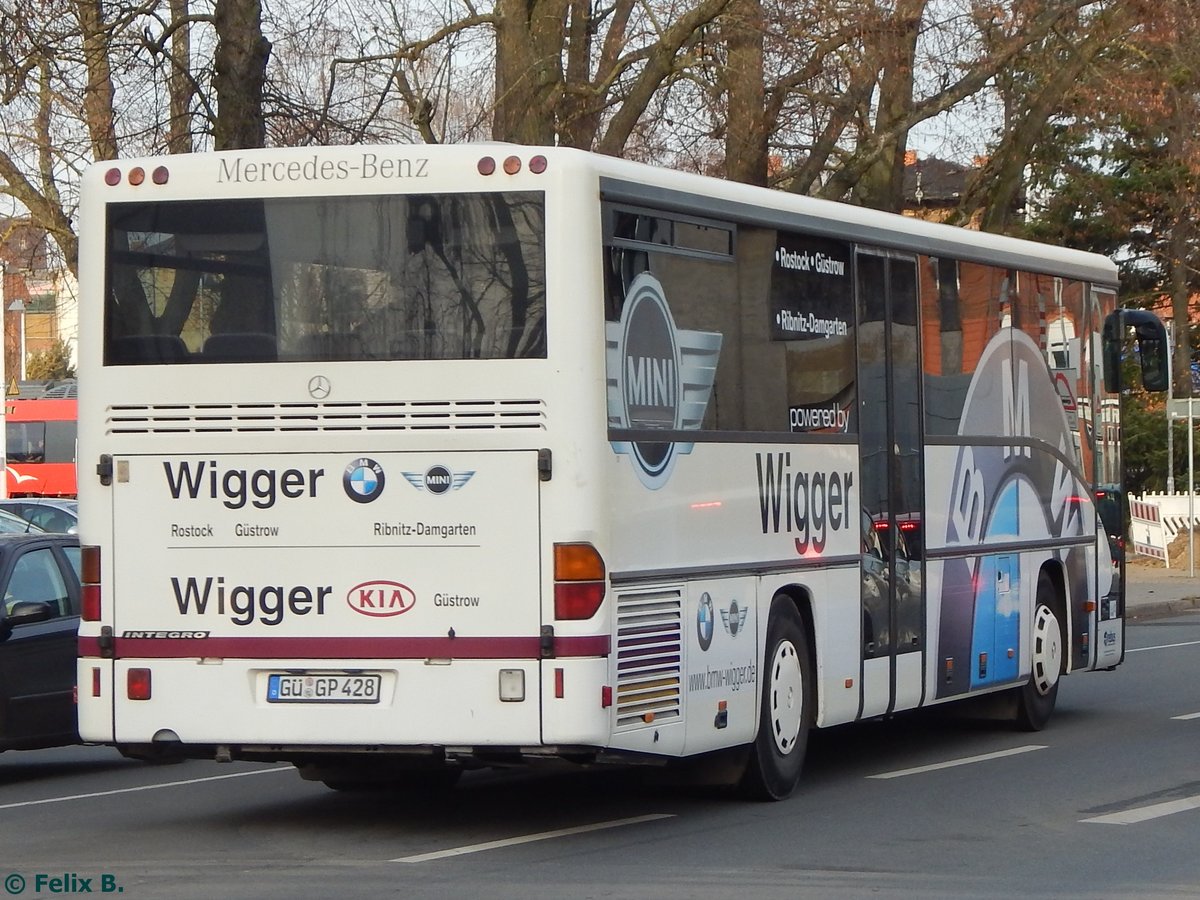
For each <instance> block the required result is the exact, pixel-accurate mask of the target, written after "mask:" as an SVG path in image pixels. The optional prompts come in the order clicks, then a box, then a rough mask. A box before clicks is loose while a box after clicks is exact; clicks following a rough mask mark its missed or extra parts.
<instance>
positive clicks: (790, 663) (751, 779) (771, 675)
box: [741, 594, 814, 800]
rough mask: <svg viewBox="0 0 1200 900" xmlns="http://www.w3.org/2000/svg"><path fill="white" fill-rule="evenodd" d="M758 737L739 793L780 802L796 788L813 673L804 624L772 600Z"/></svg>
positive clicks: (784, 601)
mask: <svg viewBox="0 0 1200 900" xmlns="http://www.w3.org/2000/svg"><path fill="white" fill-rule="evenodd" d="M763 659H764V669H765V671H764V672H763V685H762V703H761V707H760V710H759V722H758V733H757V735H756V736H755V738H754V744H753V745H752V746H751V753H750V762H749V765H748V766H747V768H746V772H745V775H743V777H742V783H741V789H742V793H744V794H745V795H746V796H748V797H751V798H753V799H756V800H783V799H784V798H786V797H788V796H789V795H790V794H791V793H792V792H793V791H794V790H795V789H796V785H797V784H799V783H800V770H801V769H802V768H803V766H804V751H805V748H806V747H807V745H808V732H809V728H810V726H811V722H812V719H813V714H812V713H813V710H812V707H813V696H814V695H813V667H812V659H811V654H810V653H809V649H808V637H807V634H806V631H805V628H804V620H803V619H802V618H801V617H800V613H799V611H798V610H797V609H796V605H795V603H793V602H792V599H791V598H790V597H787V596H785V595H783V594H776V595H775V597H774V599H772V601H771V612H770V616H769V619H768V622H767V646H766V653H765V655H764V657H763Z"/></svg>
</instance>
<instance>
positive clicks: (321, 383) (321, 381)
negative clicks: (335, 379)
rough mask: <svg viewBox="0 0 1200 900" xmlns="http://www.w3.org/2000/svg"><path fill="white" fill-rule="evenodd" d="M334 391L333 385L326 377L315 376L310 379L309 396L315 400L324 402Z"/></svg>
mask: <svg viewBox="0 0 1200 900" xmlns="http://www.w3.org/2000/svg"><path fill="white" fill-rule="evenodd" d="M332 390H333V385H332V384H331V383H330V382H329V379H328V378H326V377H325V376H324V375H314V376H313V377H312V378H310V379H308V396H310V397H312V398H313V399H314V400H324V399H325V398H326V397H328V396H329V392H330V391H332Z"/></svg>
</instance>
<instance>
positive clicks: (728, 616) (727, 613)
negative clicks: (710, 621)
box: [721, 600, 750, 637]
mask: <svg viewBox="0 0 1200 900" xmlns="http://www.w3.org/2000/svg"><path fill="white" fill-rule="evenodd" d="M748 612H750V607H748V606H747V607H745V608H741V607H739V606H738V602H737V601H736V600H734V601H733V602H732V603H730V604H729V609H723V610H721V622H722V623H724V625H725V630H726V631H727V632H728V633H729V635H730V636H731V637H737V636H738V634H739V633H740V632H741V630H742V626H743V625H745V624H746V613H748Z"/></svg>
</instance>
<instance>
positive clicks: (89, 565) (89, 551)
mask: <svg viewBox="0 0 1200 900" xmlns="http://www.w3.org/2000/svg"><path fill="white" fill-rule="evenodd" d="M79 560H80V570H79V580H80V582H81V585H82V596H81V599H80V609H79V617H80V618H81V619H82V620H83V621H85V622H99V621H100V548H99V547H93V546H84V547H81V548H80V550H79Z"/></svg>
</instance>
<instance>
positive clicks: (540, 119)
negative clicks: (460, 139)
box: [492, 0, 568, 144]
mask: <svg viewBox="0 0 1200 900" xmlns="http://www.w3.org/2000/svg"><path fill="white" fill-rule="evenodd" d="M567 11H568V0H497V3H496V12H495V21H496V108H495V111H494V113H493V116H492V137H493V138H494V139H496V140H498V141H513V142H514V143H518V144H553V143H554V138H555V134H556V130H557V128H556V126H557V122H556V114H557V111H558V110H557V107H558V104H559V103H560V102H561V98H562V87H563V72H562V61H561V53H562V48H563V41H564V40H565V38H566V35H565V29H566V17H567Z"/></svg>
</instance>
